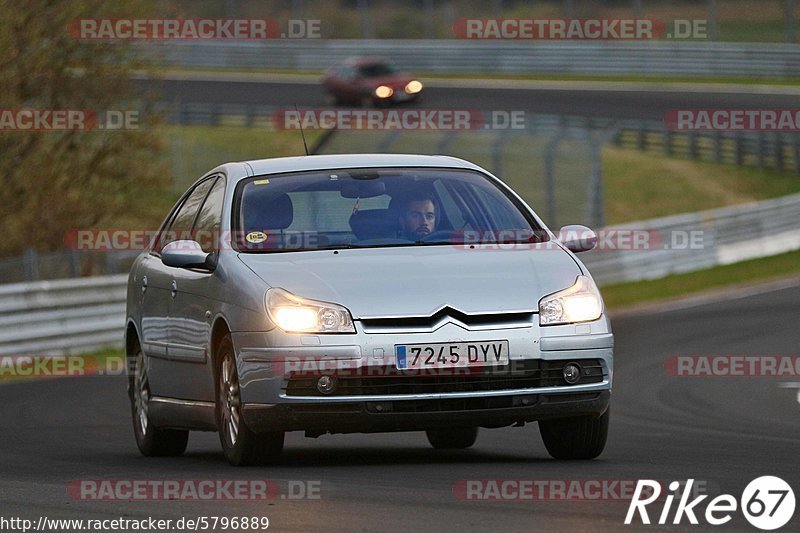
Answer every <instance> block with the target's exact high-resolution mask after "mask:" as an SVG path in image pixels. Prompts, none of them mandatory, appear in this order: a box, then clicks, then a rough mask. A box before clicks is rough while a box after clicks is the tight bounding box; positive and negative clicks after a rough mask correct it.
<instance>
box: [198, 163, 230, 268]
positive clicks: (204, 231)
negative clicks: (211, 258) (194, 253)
mask: <svg viewBox="0 0 800 533" xmlns="http://www.w3.org/2000/svg"><path fill="white" fill-rule="evenodd" d="M224 201H225V180H224V179H222V178H220V179H218V180H217V182H216V183H214V186H213V187H212V188H211V191H210V192H209V193H208V196H207V197H206V201H205V202H204V203H203V207H202V208H200V214H199V215H198V216H197V222H196V223H195V225H194V237H195V240H196V241H197V242H199V243H200V245H201V246H202V247H203V251H204V252H206V253H211V252H216V251H217V250H219V226H220V221H221V218H222V204H223V202H224Z"/></svg>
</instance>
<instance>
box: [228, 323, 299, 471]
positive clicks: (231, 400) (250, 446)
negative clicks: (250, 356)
mask: <svg viewBox="0 0 800 533" xmlns="http://www.w3.org/2000/svg"><path fill="white" fill-rule="evenodd" d="M217 354H218V357H217V361H218V365H217V402H216V403H217V405H216V416H217V428H218V429H219V440H220V443H221V444H222V451H223V453H224V454H225V458H226V459H227V460H228V462H229V463H231V464H232V465H235V466H247V465H263V464H269V463H270V462H272V461H274V460H275V459H276V458H277V457H278V456H279V455H280V454H281V452H282V451H283V439H284V432H282V431H276V432H270V433H254V432H253V431H251V430H250V428H248V427H247V424H246V423H245V421H244V418H242V410H241V401H240V395H239V373H238V370H237V369H236V355H235V354H234V351H233V342H232V341H231V338H230V336H229V335H226V336H225V337H224V338H223V339H222V341H220V343H219V348H218V350H217Z"/></svg>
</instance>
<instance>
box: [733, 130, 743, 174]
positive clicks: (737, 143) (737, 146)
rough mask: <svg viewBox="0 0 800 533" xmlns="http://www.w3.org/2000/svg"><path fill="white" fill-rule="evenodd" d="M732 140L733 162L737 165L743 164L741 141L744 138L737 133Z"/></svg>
mask: <svg viewBox="0 0 800 533" xmlns="http://www.w3.org/2000/svg"><path fill="white" fill-rule="evenodd" d="M733 142H734V145H733V146H734V156H733V159H734V162H735V163H736V165H737V166H742V165H743V164H744V149H743V148H742V143H743V142H745V138H744V136H743V135H742V134H740V133H737V134H736V136H735V137H734V138H733Z"/></svg>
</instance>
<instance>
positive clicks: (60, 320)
mask: <svg viewBox="0 0 800 533" xmlns="http://www.w3.org/2000/svg"><path fill="white" fill-rule="evenodd" d="M127 279H128V275H127V274H118V275H115V276H101V277H91V278H77V279H67V280H56V281H37V282H33V283H15V284H12V285H0V355H15V354H51V353H53V354H58V353H86V352H88V351H92V350H96V349H100V348H104V347H110V346H115V347H118V346H122V342H123V332H124V326H125V298H126V292H127V288H126V284H127Z"/></svg>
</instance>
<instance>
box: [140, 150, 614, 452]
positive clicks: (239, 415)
mask: <svg viewBox="0 0 800 533" xmlns="http://www.w3.org/2000/svg"><path fill="white" fill-rule="evenodd" d="M596 240H597V237H596V235H594V233H593V232H592V231H591V230H589V229H588V228H585V227H583V226H569V227H566V228H562V233H560V234H559V235H555V234H554V233H552V232H551V231H550V230H548V229H547V228H546V227H545V225H544V223H543V222H542V221H541V219H540V218H539V217H538V216H537V215H536V213H534V212H533V210H532V209H531V208H530V207H528V206H527V205H526V204H525V202H523V201H522V199H521V198H520V197H519V196H517V195H516V194H515V193H514V192H513V191H512V190H511V189H510V188H509V187H507V186H506V185H505V184H503V183H502V182H501V181H500V180H499V179H498V178H496V177H494V176H492V175H491V174H490V173H489V172H487V171H486V170H484V169H482V168H480V167H478V166H476V165H474V164H472V163H469V162H467V161H464V160H461V159H456V158H453V157H446V156H420V155H382V154H363V155H331V156H306V157H291V158H278V159H265V160H260V161H249V162H239V163H228V164H225V165H222V166H220V167H217V168H216V169H214V170H212V171H211V172H209V173H208V174H206V175H205V176H203V177H202V178H201V179H200V180H198V181H197V182H196V183H195V184H194V185H192V186H191V187H190V188H189V190H188V191H187V192H186V193H185V194H184V195H183V196H182V197H181V198H180V200H179V201H178V202H177V204H176V205H175V207H174V208H173V209H172V211H171V212H170V214H169V215H168V216H167V217H166V219H165V221H164V223H163V224H162V226H161V228H160V230H159V232H158V233H157V234H156V235H155V236H154V238H153V239H152V242H151V244H150V246H149V248H148V250H146V251H145V252H143V253H142V254H141V255H140V256H139V257H138V258H137V260H136V261H135V263H134V265H133V268H132V270H131V274H130V278H129V283H128V303H127V330H126V350H127V357H128V358H129V363H130V364H129V368H130V369H131V371H130V375H129V397H130V401H131V409H132V414H133V428H134V433H135V436H136V442H137V444H138V447H139V449H140V450H141V452H142V453H143V454H144V455H148V456H152V455H178V454H181V453H182V452H183V451H184V450H185V449H186V444H187V439H188V433H189V431H192V430H197V431H217V432H219V436H220V441H221V444H222V449H223V451H224V454H225V456H226V458H227V459H228V460H229V461H230V462H231V463H232V464H235V465H241V464H258V463H264V462H268V461H269V460H271V459H274V458H275V457H276V456H277V455H278V454H279V453H280V452H281V450H282V448H283V442H284V434H285V432H287V431H300V430H302V431H305V434H306V436H309V437H317V436H320V435H324V434H326V433H347V432H362V433H372V432H385V431H425V432H426V433H427V438H428V440H429V442H430V444H431V445H432V446H433V447H435V448H467V447H469V446H471V445H473V444H474V443H475V440H476V438H477V435H478V428H499V427H504V426H511V425H513V426H522V425H524V424H526V423H528V422H534V421H538V424H539V428H540V433H541V435H542V438H543V440H544V443H545V445H546V447H547V450H548V452H549V453H550V454H551V455H552V456H553V457H556V458H562V459H591V458H594V457H596V456H598V455H599V454H600V453H601V452H602V450H603V448H604V446H605V442H606V437H607V434H608V422H609V401H610V394H611V382H612V371H613V368H612V363H613V335H612V333H611V329H610V323H609V320H608V318H607V316H606V315H605V312H604V308H603V301H602V298H601V296H600V293H599V292H598V290H597V287H596V286H595V284H594V282H593V280H592V278H591V276H590V274H589V272H588V271H587V270H586V268H585V267H584V266H583V264H582V263H581V262H580V261H579V260H578V259H577V258H576V257H575V255H574V254H573V252H580V251H584V250H588V249H591V248H592V247H593V246H594V245H595V243H596Z"/></svg>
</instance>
